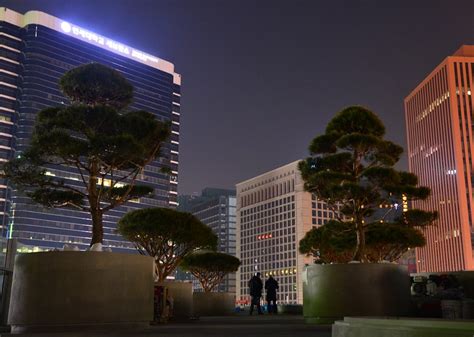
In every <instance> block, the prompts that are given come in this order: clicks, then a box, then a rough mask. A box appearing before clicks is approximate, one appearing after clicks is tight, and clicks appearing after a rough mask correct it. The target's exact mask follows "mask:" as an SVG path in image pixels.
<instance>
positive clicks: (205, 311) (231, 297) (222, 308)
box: [193, 293, 235, 317]
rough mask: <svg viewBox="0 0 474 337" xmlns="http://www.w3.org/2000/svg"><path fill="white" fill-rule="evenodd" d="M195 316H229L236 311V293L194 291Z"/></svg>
mask: <svg viewBox="0 0 474 337" xmlns="http://www.w3.org/2000/svg"><path fill="white" fill-rule="evenodd" d="M193 304H194V316H197V317H201V316H229V315H233V314H234V312H235V294H234V293H194V294H193Z"/></svg>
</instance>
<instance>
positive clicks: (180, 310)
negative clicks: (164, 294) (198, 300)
mask: <svg viewBox="0 0 474 337" xmlns="http://www.w3.org/2000/svg"><path fill="white" fill-rule="evenodd" d="M157 284H158V285H160V286H163V287H166V288H168V291H169V294H170V295H171V297H172V299H173V310H172V313H171V318H172V319H175V320H187V319H189V318H191V317H192V316H193V284H192V283H191V282H181V281H172V280H169V281H168V280H167V281H164V282H161V283H157Z"/></svg>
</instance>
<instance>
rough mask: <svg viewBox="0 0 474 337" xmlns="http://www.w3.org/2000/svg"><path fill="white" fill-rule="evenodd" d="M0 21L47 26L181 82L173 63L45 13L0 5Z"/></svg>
mask: <svg viewBox="0 0 474 337" xmlns="http://www.w3.org/2000/svg"><path fill="white" fill-rule="evenodd" d="M0 21H5V22H8V23H10V24H12V25H15V26H18V27H26V26H28V25H32V24H33V25H41V26H44V27H48V28H50V29H53V30H55V31H57V32H60V33H63V34H65V35H68V36H71V37H73V38H76V39H78V40H81V41H84V42H87V43H90V44H92V45H94V46H97V47H99V48H102V49H104V50H107V51H110V52H112V53H115V54H118V55H120V56H123V57H126V58H128V59H131V60H134V61H136V62H139V63H142V64H145V65H147V66H150V67H152V68H156V69H159V70H161V71H164V72H167V73H169V74H172V75H173V80H174V83H176V84H181V76H180V75H179V74H177V73H175V71H174V64H173V63H171V62H169V61H166V60H163V59H160V58H158V57H156V56H153V55H150V54H147V53H145V52H143V51H140V50H138V49H135V48H133V47H130V46H127V45H124V44H122V43H120V42H117V41H114V40H112V39H109V38H107V37H104V36H102V35H99V34H96V33H94V32H91V31H89V30H87V29H84V28H82V27H79V26H76V25H74V24H72V23H70V22H67V21H64V20H62V19H59V18H57V17H54V16H52V15H49V14H47V13H43V12H40V11H28V12H26V13H25V14H21V13H18V12H15V11H13V10H11V9H8V8H6V7H0Z"/></svg>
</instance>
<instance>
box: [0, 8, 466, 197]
mask: <svg viewBox="0 0 474 337" xmlns="http://www.w3.org/2000/svg"><path fill="white" fill-rule="evenodd" d="M0 6H6V7H8V8H10V9H13V10H16V11H19V12H22V13H23V12H26V11H28V10H33V9H36V10H41V11H44V12H47V13H49V14H52V15H54V16H57V17H59V18H62V19H65V20H67V21H70V22H71V23H74V24H76V25H79V26H81V27H83V28H86V29H89V30H91V31H93V32H96V33H98V34H101V35H104V36H107V37H109V38H112V39H114V40H117V41H119V42H122V43H124V44H128V45H130V46H133V47H135V48H137V49H140V50H143V51H145V52H148V53H150V54H153V55H156V56H158V57H160V58H163V59H165V60H169V61H171V62H173V63H174V64H175V66H176V70H177V71H178V72H179V73H181V74H182V76H183V85H182V101H181V118H182V119H181V132H180V133H181V140H180V169H179V171H180V172H179V173H180V175H179V192H180V193H181V194H184V193H192V192H199V191H200V190H201V189H202V188H204V187H223V188H232V187H233V186H234V185H235V183H237V182H239V181H242V180H245V179H248V178H251V177H253V176H256V175H258V174H261V173H263V172H265V171H267V170H270V169H273V168H276V167H278V166H280V165H284V164H286V163H289V162H291V161H294V160H297V159H300V158H303V157H305V156H306V155H307V147H308V144H309V142H310V141H311V139H312V138H313V137H314V136H316V135H317V134H319V133H321V132H322V131H323V130H324V127H325V125H326V123H327V122H328V121H329V120H330V119H331V117H332V116H333V115H334V114H335V113H336V112H338V111H340V110H341V109H342V108H344V107H345V106H347V105H353V104H359V105H364V106H367V107H368V108H370V109H372V110H373V111H375V112H376V113H377V114H379V116H380V117H381V118H382V120H383V121H384V122H385V124H386V126H387V135H388V138H389V139H391V140H393V141H395V142H397V143H400V144H401V145H403V146H405V144H406V140H405V121H404V110H403V98H404V97H405V96H406V95H407V94H408V93H409V92H410V91H411V90H412V89H413V88H414V87H415V86H416V85H417V84H418V83H419V82H420V81H421V80H422V79H423V78H424V77H425V76H426V75H427V74H428V73H429V72H430V71H431V70H432V69H433V68H434V67H435V66H436V65H437V64H439V63H440V62H441V61H442V60H443V59H444V58H445V57H446V56H448V55H450V54H452V53H453V52H454V51H455V50H456V49H458V47H459V46H461V45H462V44H474V0H445V1H437V0H424V1H422V0H419V1H418V0H396V1H388V0H387V1H380V0H378V1H377V0H373V1H369V0H365V1H362V0H361V1H357V0H347V1H335V0H326V1H318V0H307V1H295V0H287V1H277V0H267V1H263V0H261V1H258V0H253V1H252V0H221V1H218V0H174V1H171V0H170V1H165V0H109V1H105V0H76V1H73V0H0ZM400 167H401V168H406V158H405V157H404V158H403V159H402V160H401V162H400Z"/></svg>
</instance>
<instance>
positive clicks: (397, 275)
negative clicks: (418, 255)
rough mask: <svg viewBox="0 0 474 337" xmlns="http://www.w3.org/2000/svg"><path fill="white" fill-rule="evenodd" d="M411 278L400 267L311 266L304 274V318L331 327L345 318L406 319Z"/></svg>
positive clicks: (359, 264) (392, 265) (367, 265)
mask: <svg viewBox="0 0 474 337" xmlns="http://www.w3.org/2000/svg"><path fill="white" fill-rule="evenodd" d="M410 308H411V306H410V277H409V274H408V271H407V268H406V267H404V266H399V265H396V264H376V263H374V264H362V263H354V264H329V265H311V266H307V267H306V268H305V270H304V271H303V315H304V317H305V319H306V321H307V322H308V323H318V324H330V323H333V322H334V321H335V320H338V319H342V318H343V317H345V316H406V315H408V314H409V313H410Z"/></svg>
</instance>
